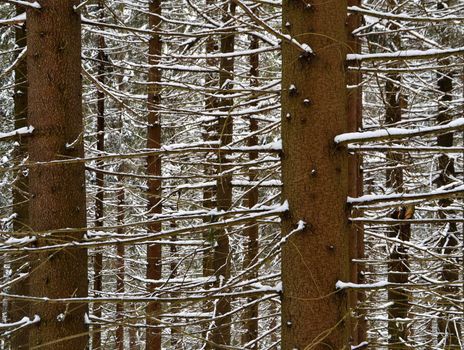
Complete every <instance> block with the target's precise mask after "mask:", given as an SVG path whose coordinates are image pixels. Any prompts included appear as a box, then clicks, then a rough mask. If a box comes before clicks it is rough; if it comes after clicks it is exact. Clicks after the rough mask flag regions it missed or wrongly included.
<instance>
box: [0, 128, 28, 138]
mask: <svg viewBox="0 0 464 350" xmlns="http://www.w3.org/2000/svg"><path fill="white" fill-rule="evenodd" d="M33 131H34V127H33V126H25V127H23V128H19V129H16V130H13V131H10V132H0V141H5V140H9V139H12V138H15V137H18V136H21V135H29V134H32V132H33Z"/></svg>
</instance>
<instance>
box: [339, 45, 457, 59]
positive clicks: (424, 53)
mask: <svg viewBox="0 0 464 350" xmlns="http://www.w3.org/2000/svg"><path fill="white" fill-rule="evenodd" d="M458 55H464V47H457V48H454V49H443V50H440V49H429V50H402V51H396V52H386V53H371V54H348V55H346V59H347V61H356V62H370V61H389V60H420V59H436V58H441V57H449V56H458Z"/></svg>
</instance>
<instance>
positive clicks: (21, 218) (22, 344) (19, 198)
mask: <svg viewBox="0 0 464 350" xmlns="http://www.w3.org/2000/svg"><path fill="white" fill-rule="evenodd" d="M23 12H24V10H23V9H22V8H20V7H19V6H17V7H16V14H17V15H20V14H21V13H23ZM26 40H27V38H26V27H25V24H23V25H18V26H16V27H15V44H16V46H17V47H18V49H20V50H21V51H22V50H23V49H24V48H25V47H26ZM21 51H20V52H21ZM13 100H14V126H15V129H19V128H22V127H26V126H28V123H27V60H26V58H23V59H22V60H21V61H20V62H19V63H18V65H17V66H16V69H15V92H14V95H13ZM26 156H27V138H22V139H20V140H19V145H18V146H17V148H16V149H15V157H16V158H17V159H18V160H19V161H20V162H21V161H22V160H24V159H25V158H26ZM28 181H29V179H28V177H27V175H26V173H25V172H24V171H23V169H20V170H19V171H18V172H17V173H16V179H15V181H14V183H13V207H14V212H15V214H16V217H15V218H14V220H13V231H15V232H18V231H25V230H27V229H28V226H29V207H28V201H29V194H28V192H29V184H28ZM11 269H12V271H13V273H15V274H20V273H28V272H29V269H28V262H27V256H26V255H24V254H15V255H14V256H13V259H12V262H11ZM1 275H3V273H2V274H1ZM28 289H29V282H28V280H27V279H26V280H22V281H20V282H19V283H15V284H14V285H12V286H11V289H10V293H11V294H16V295H27V294H28ZM7 310H8V319H9V322H16V321H19V320H21V319H22V318H23V317H24V316H30V315H29V306H28V303H27V302H23V301H19V300H11V301H10V302H9V308H7ZM28 343H29V332H28V330H27V329H24V328H23V329H21V330H19V331H18V332H15V333H14V334H13V335H12V337H11V347H12V349H25V348H26V347H27V345H28Z"/></svg>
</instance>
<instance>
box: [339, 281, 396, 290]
mask: <svg viewBox="0 0 464 350" xmlns="http://www.w3.org/2000/svg"><path fill="white" fill-rule="evenodd" d="M388 285H390V282H388V281H380V282H375V283H365V284H358V283H351V282H343V281H337V283H335V288H336V289H338V290H339V289H347V288H350V289H372V288H384V287H387V286H388Z"/></svg>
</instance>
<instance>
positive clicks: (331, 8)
mask: <svg viewBox="0 0 464 350" xmlns="http://www.w3.org/2000/svg"><path fill="white" fill-rule="evenodd" d="M346 8H347V3H346V1H337V2H327V1H323V0H318V1H313V2H311V6H307V5H306V3H305V2H304V1H285V2H283V6H282V10H283V23H284V24H285V25H284V31H285V32H286V33H288V34H289V35H291V36H292V37H294V38H295V39H297V40H298V41H299V42H300V43H304V44H307V45H309V47H311V48H312V50H313V51H314V54H315V56H313V55H312V54H311V51H309V49H308V48H306V50H305V51H303V50H301V49H300V48H298V47H296V45H294V44H291V43H289V42H288V41H285V42H283V43H282V59H283V67H282V69H283V71H282V143H283V159H282V178H283V199H285V200H287V201H288V204H289V212H288V213H287V214H285V215H284V216H283V217H282V234H283V235H287V234H289V233H290V232H291V231H292V230H295V229H296V228H297V227H298V226H300V227H301V223H300V225H299V222H300V221H303V222H305V223H306V225H305V228H304V229H302V230H301V231H299V232H297V233H294V234H293V235H292V236H291V237H290V238H289V239H288V240H287V242H286V244H285V245H284V246H283V250H282V283H283V289H282V350H292V349H309V348H311V349H313V350H319V349H320V350H323V349H338V350H342V349H345V350H347V349H349V339H348V338H349V330H350V329H349V328H350V327H349V314H348V307H347V306H348V305H347V304H348V297H347V293H346V292H345V291H338V292H337V291H336V283H337V281H338V280H345V281H346V280H348V279H349V273H350V272H349V243H348V237H349V232H350V227H349V224H348V210H347V205H346V199H347V196H348V191H349V186H348V155H347V153H346V151H345V150H343V149H338V148H336V147H335V146H334V142H333V139H334V137H335V136H336V135H337V134H340V133H343V132H346V131H347V128H348V116H347V112H346V111H347V94H346V78H345V55H346V46H345V42H346V27H345V23H346V19H347V18H346V16H347V11H346ZM309 28H310V29H309Z"/></svg>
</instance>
